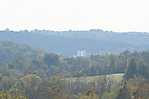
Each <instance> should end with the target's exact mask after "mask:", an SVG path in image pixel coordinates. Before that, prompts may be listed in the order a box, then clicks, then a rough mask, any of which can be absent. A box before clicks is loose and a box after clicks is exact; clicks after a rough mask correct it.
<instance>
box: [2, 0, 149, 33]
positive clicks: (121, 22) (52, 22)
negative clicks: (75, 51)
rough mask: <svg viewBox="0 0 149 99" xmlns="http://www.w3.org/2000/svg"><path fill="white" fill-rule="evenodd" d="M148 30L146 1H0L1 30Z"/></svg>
mask: <svg viewBox="0 0 149 99" xmlns="http://www.w3.org/2000/svg"><path fill="white" fill-rule="evenodd" d="M7 27H9V28H10V29H13V30H19V29H34V28H38V29H50V30H68V29H73V30H86V29H91V28H101V29H104V30H113V31H148V32H149V0H0V29H4V28H7Z"/></svg>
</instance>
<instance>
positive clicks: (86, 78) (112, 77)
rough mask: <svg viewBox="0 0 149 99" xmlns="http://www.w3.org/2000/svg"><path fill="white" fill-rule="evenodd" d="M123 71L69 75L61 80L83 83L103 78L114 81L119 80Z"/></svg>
mask: <svg viewBox="0 0 149 99" xmlns="http://www.w3.org/2000/svg"><path fill="white" fill-rule="evenodd" d="M123 75H124V74H123V73H120V74H110V75H97V76H83V77H69V78H65V79H63V80H65V81H68V82H76V81H80V82H84V83H91V82H97V81H100V80H101V81H102V80H105V79H108V80H111V81H114V82H120V81H121V80H122V79H123Z"/></svg>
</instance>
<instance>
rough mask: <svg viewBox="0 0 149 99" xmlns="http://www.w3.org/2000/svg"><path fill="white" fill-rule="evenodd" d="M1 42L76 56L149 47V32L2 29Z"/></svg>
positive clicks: (0, 33) (138, 49) (0, 32)
mask: <svg viewBox="0 0 149 99" xmlns="http://www.w3.org/2000/svg"><path fill="white" fill-rule="evenodd" d="M0 41H12V42H15V43H20V44H27V45H30V46H31V47H33V48H41V49H44V50H45V51H48V52H54V53H58V54H63V55H70V56H72V55H74V54H76V52H77V51H78V50H86V52H87V53H92V54H95V53H102V52H114V53H117V52H122V51H124V50H132V51H134V50H137V51H141V50H147V49H149V43H148V42H149V33H143V32H125V33H123V32H112V31H103V30H89V31H71V30H70V31H61V32H58V31H45V30H34V31H30V32H28V31H27V30H26V31H20V32H15V31H9V30H6V31H0Z"/></svg>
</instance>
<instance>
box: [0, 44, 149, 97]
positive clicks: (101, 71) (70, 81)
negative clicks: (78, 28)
mask: <svg viewBox="0 0 149 99" xmlns="http://www.w3.org/2000/svg"><path fill="white" fill-rule="evenodd" d="M148 60H149V51H147V50H146V51H140V52H137V51H124V52H121V53H116V54H113V53H104V54H103V53H102V54H98V55H89V56H85V57H67V56H62V55H58V54H55V53H48V52H45V51H43V50H41V49H33V48H31V47H29V46H27V45H19V44H16V43H12V42H0V99H149V61H148ZM112 74H117V75H119V74H122V76H119V78H115V79H114V77H113V78H112V77H110V76H109V75H112ZM95 76H99V77H97V78H95V79H94V81H90V82H87V81H85V82H83V81H82V80H80V79H79V78H81V79H84V78H87V77H90V78H92V77H95ZM74 79H77V80H74ZM88 79H89V78H88ZM89 80H90V79H89Z"/></svg>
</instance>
